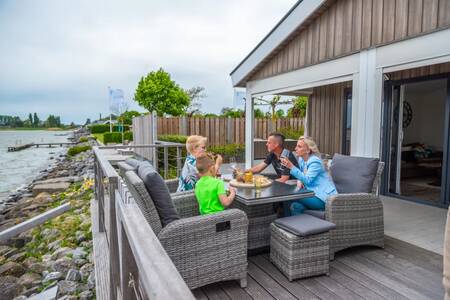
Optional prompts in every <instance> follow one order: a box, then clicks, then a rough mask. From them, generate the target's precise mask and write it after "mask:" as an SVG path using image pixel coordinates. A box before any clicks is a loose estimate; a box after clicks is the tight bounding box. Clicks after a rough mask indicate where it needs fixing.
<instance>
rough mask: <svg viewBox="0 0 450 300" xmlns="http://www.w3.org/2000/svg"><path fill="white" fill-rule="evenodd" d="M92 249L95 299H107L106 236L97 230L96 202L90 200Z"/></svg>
mask: <svg viewBox="0 0 450 300" xmlns="http://www.w3.org/2000/svg"><path fill="white" fill-rule="evenodd" d="M91 220H92V223H91V224H92V229H91V230H92V244H93V246H92V248H93V257H94V262H95V268H94V270H95V291H96V299H99V300H103V299H104V300H108V299H109V291H110V286H109V251H108V249H109V247H108V241H107V238H106V234H105V233H104V232H99V228H98V202H97V200H95V199H93V200H91Z"/></svg>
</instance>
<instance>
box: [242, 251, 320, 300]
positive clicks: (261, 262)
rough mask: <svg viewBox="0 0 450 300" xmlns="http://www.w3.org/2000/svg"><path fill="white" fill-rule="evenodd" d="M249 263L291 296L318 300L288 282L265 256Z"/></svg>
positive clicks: (303, 288) (303, 289)
mask: <svg viewBox="0 0 450 300" xmlns="http://www.w3.org/2000/svg"><path fill="white" fill-rule="evenodd" d="M250 261H252V262H253V263H255V264H256V265H257V266H258V267H260V268H261V269H263V270H264V271H265V272H266V273H267V274H269V275H270V276H271V277H272V278H273V279H274V280H276V281H277V282H278V283H279V284H280V285H281V286H283V288H285V289H286V290H288V291H289V292H290V293H291V294H292V295H294V296H295V297H297V298H299V299H318V298H317V296H315V295H314V294H313V293H311V292H310V291H309V290H307V289H306V288H305V287H304V286H302V285H299V284H297V283H295V282H291V281H289V280H288V279H287V278H286V277H285V276H284V275H283V274H281V272H280V271H279V270H278V269H277V267H275V266H274V265H273V264H272V263H271V262H270V261H269V260H268V258H267V256H263V255H258V256H255V257H251V258H250Z"/></svg>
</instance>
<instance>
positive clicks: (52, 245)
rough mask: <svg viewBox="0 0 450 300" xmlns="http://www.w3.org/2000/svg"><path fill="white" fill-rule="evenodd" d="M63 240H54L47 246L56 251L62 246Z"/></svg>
mask: <svg viewBox="0 0 450 300" xmlns="http://www.w3.org/2000/svg"><path fill="white" fill-rule="evenodd" d="M61 242H62V241H61V240H56V241H53V242H51V243H49V244H48V245H47V248H48V249H49V250H51V251H55V250H57V249H58V248H59V247H60V245H61Z"/></svg>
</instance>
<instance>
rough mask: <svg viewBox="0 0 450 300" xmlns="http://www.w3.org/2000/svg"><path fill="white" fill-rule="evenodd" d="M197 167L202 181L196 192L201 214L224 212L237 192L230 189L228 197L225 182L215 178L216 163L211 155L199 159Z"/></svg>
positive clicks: (198, 182)
mask: <svg viewBox="0 0 450 300" xmlns="http://www.w3.org/2000/svg"><path fill="white" fill-rule="evenodd" d="M196 167H197V170H198V173H199V176H200V179H199V180H198V181H197V183H196V185H195V190H194V191H195V196H196V198H197V201H198V205H199V209H200V214H202V215H206V214H212V213H215V212H219V211H222V210H224V209H225V207H228V206H229V205H230V204H231V203H232V202H233V200H234V196H235V195H236V190H235V189H234V188H233V187H230V195H228V196H227V194H226V192H225V185H224V183H223V181H222V180H220V179H217V178H215V177H214V174H216V167H215V161H214V159H213V158H212V157H211V155H210V154H206V153H205V154H203V155H201V156H200V157H197V162H196Z"/></svg>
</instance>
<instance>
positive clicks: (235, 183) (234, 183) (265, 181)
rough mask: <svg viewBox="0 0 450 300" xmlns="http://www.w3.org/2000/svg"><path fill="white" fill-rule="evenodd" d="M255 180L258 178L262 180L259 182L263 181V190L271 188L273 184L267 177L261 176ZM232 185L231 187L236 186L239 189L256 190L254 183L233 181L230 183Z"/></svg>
mask: <svg viewBox="0 0 450 300" xmlns="http://www.w3.org/2000/svg"><path fill="white" fill-rule="evenodd" d="M254 177H255V178H256V177H259V178H260V179H259V180H261V188H265V187H268V186H270V185H271V184H272V182H273V181H272V180H271V179H269V178H267V177H265V176H261V175H259V176H258V175H256V176H254ZM230 185H231V186H234V187H238V188H241V187H242V188H255V184H254V183H253V182H250V183H245V182H240V181H237V180H236V179H232V180H231V181H230Z"/></svg>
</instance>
